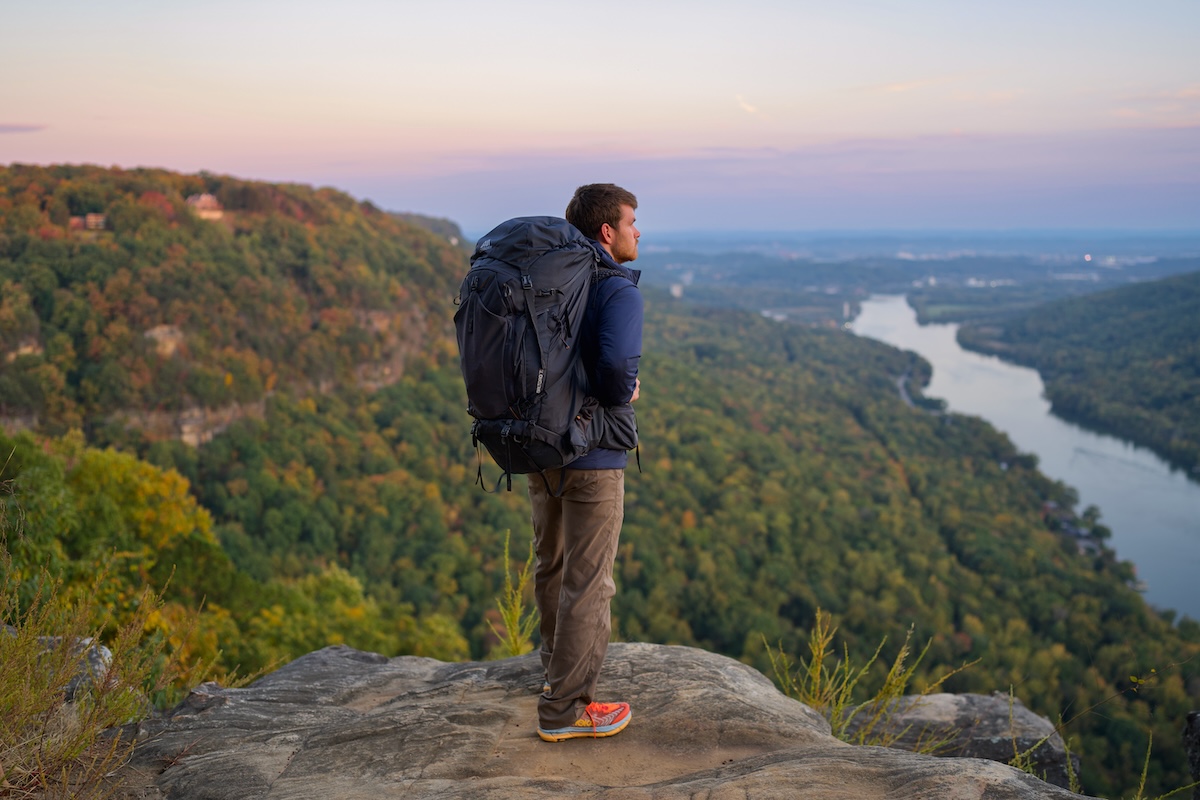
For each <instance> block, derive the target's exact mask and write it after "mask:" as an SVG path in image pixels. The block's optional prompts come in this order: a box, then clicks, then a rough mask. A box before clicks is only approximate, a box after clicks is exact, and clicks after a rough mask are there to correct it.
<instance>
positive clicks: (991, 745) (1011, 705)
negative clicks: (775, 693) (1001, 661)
mask: <svg viewBox="0 0 1200 800" xmlns="http://www.w3.org/2000/svg"><path fill="white" fill-rule="evenodd" d="M865 716H866V715H865V714H864V715H861V717H865ZM859 720H860V717H856V718H855V721H859ZM854 727H855V726H854V725H853V724H852V725H851V729H852V730H853V729H854ZM886 727H887V732H888V733H890V734H892V735H893V736H894V737H895V740H894V741H892V742H891V744H890V745H889V746H890V747H899V748H902V749H904V750H910V751H913V752H933V753H935V754H936V755H939V756H957V757H962V758H986V759H988V760H989V761H1000V762H1002V763H1009V762H1011V761H1013V759H1014V757H1016V756H1018V755H1020V756H1022V757H1023V758H1024V760H1025V762H1026V763H1027V764H1028V766H1029V769H1030V770H1031V771H1032V772H1033V774H1035V775H1037V776H1039V777H1041V778H1042V779H1043V780H1045V781H1048V782H1049V783H1053V784H1054V785H1056V786H1064V787H1066V786H1070V785H1071V776H1072V775H1074V776H1076V777H1078V776H1079V756H1078V755H1075V754H1073V753H1072V754H1069V755H1068V752H1067V749H1066V745H1065V743H1064V742H1063V738H1062V736H1061V735H1059V733H1058V731H1057V730H1056V729H1055V727H1054V725H1053V724H1051V722H1050V721H1049V720H1048V719H1046V718H1045V717H1040V716H1038V715H1037V714H1034V713H1033V712H1032V711H1030V710H1029V709H1028V708H1026V707H1025V704H1024V703H1022V702H1021V701H1020V700H1018V699H1016V698H1010V697H1009V696H1008V695H1006V694H1000V693H997V694H992V695H984V694H929V695H925V696H924V697H903V698H900V699H899V700H898V701H896V703H895V705H894V706H893V707H892V709H891V714H890V717H889V719H888V723H887V726H886ZM1068 757H1069V758H1070V767H1068V766H1067V764H1068Z"/></svg>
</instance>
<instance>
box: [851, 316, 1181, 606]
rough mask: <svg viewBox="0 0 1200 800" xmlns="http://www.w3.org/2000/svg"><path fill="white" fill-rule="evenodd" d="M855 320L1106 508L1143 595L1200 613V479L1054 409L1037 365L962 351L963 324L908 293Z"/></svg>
mask: <svg viewBox="0 0 1200 800" xmlns="http://www.w3.org/2000/svg"><path fill="white" fill-rule="evenodd" d="M851 329H852V330H853V331H854V332H855V333H857V334H858V335H860V336H867V337H870V338H872V339H878V340H880V341H882V342H886V343H888V344H890V345H893V346H895V347H899V348H901V349H904V350H912V351H914V352H916V353H919V354H920V355H921V356H922V357H924V358H925V359H926V360H927V361H929V363H930V364H932V365H933V378H932V380H931V381H930V384H929V387H928V388H927V389H926V391H925V394H926V395H928V396H930V397H940V398H942V399H943V400H945V401H946V403H947V405H948V406H949V408H950V410H951V411H956V412H959V413H963V414H973V415H975V416H978V417H982V418H983V419H986V420H987V421H988V422H990V423H992V425H994V426H995V427H996V428H997V429H999V430H1002V431H1004V432H1005V433H1007V434H1008V436H1009V438H1010V439H1012V441H1013V443H1014V444H1016V446H1017V447H1018V448H1019V449H1021V450H1022V451H1025V452H1029V453H1033V454H1035V455H1036V456H1037V457H1038V462H1039V467H1040V469H1041V470H1042V472H1043V473H1045V474H1046V475H1048V476H1050V477H1052V478H1055V479H1057V480H1061V481H1063V482H1064V483H1066V484H1068V485H1070V486H1073V487H1075V489H1076V490H1077V491H1078V492H1079V507H1078V508H1079V510H1080V511H1082V510H1083V509H1084V508H1086V507H1087V506H1089V505H1094V506H1096V507H1097V508H1099V509H1100V512H1101V520H1100V521H1101V523H1102V524H1104V525H1106V526H1107V527H1108V528H1110V529H1111V530H1112V539H1111V540H1109V546H1111V547H1112V548H1113V549H1114V550H1115V551H1116V552H1117V555H1118V557H1120V558H1122V559H1125V560H1128V561H1132V562H1133V563H1134V564H1135V565H1136V567H1137V574H1138V578H1139V579H1140V580H1141V581H1143V582H1144V583H1145V586H1146V591H1145V597H1146V600H1147V601H1149V602H1150V603H1151V604H1153V605H1155V606H1157V607H1159V608H1173V609H1175V610H1177V611H1179V612H1180V613H1181V614H1186V615H1188V616H1190V617H1192V618H1194V619H1200V588H1198V584H1200V483H1196V482H1193V481H1189V480H1188V479H1187V478H1186V477H1185V476H1184V474H1183V473H1181V472H1179V471H1173V470H1172V469H1171V468H1170V467H1169V466H1168V465H1167V464H1166V462H1164V461H1163V460H1162V459H1160V458H1158V457H1157V456H1156V455H1154V454H1153V453H1151V452H1150V451H1149V450H1146V449H1144V448H1140V447H1135V446H1134V445H1131V444H1128V443H1126V442H1124V441H1122V440H1120V439H1116V438H1113V437H1111V436H1103V435H1099V434H1096V433H1092V432H1090V431H1086V430H1084V429H1082V428H1079V427H1077V426H1075V425H1072V424H1071V423H1069V422H1065V421H1063V420H1061V419H1059V418H1058V417H1056V416H1054V415H1053V414H1051V413H1050V403H1049V401H1048V400H1046V399H1045V398H1044V397H1043V396H1042V392H1043V385H1042V379H1041V377H1039V375H1038V373H1037V371H1036V370H1032V369H1028V368H1026V367H1018V366H1014V365H1012V364H1006V363H1005V362H1003V361H1001V360H1000V359H998V358H995V357H993V356H984V355H980V354H978V353H972V352H970V351H967V350H963V349H962V348H961V347H959V345H958V342H957V341H956V340H955V334H956V333H957V331H958V326H957V325H924V326H922V325H918V324H917V316H916V312H915V311H913V309H912V308H911V307H909V305H908V303H907V302H905V299H904V297H902V296H874V297H872V298H870V299H869V300H868V301H866V302H865V303H863V304H862V313H861V314H859V316H858V318H857V319H855V321H854V322H853V323H852V325H851Z"/></svg>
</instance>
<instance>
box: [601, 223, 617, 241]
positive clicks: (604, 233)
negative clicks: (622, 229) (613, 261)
mask: <svg viewBox="0 0 1200 800" xmlns="http://www.w3.org/2000/svg"><path fill="white" fill-rule="evenodd" d="M616 238H617V237H616V231H614V230H613V226H612V225H609V224H608V223H607V222H601V223H600V235H599V236H598V237H597V240H598V241H599V242H600V243H601V244H612V243H613V242H614V241H616Z"/></svg>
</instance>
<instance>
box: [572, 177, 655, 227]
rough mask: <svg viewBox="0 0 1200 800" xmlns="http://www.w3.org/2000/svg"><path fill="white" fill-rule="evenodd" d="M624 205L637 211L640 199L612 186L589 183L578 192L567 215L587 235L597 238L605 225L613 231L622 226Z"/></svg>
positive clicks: (577, 190)
mask: <svg viewBox="0 0 1200 800" xmlns="http://www.w3.org/2000/svg"><path fill="white" fill-rule="evenodd" d="M621 206H629V207H630V208H637V198H636V197H634V196H633V193H632V192H627V191H625V190H624V189H622V188H621V187H620V186H617V185H615V184H612V183H589V184H588V185H587V186H580V187H579V188H578V189H576V190H575V196H574V197H572V198H571V202H569V203H567V212H566V214H565V216H566V218H567V222H569V223H571V224H572V225H574V226H575V227H576V228H579V230H580V231H581V232H582V233H583V235H584V236H587V237H588V238H590V239H595V238H596V237H598V236H599V235H600V227H601V226H602V225H604V223H606V222H607V223H608V224H609V225H611V226H612V227H614V228H616V227H617V225H618V224H620V222H621Z"/></svg>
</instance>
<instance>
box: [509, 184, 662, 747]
mask: <svg viewBox="0 0 1200 800" xmlns="http://www.w3.org/2000/svg"><path fill="white" fill-rule="evenodd" d="M636 209H637V198H635V197H634V196H633V195H632V194H631V193H630V192H627V191H626V190H624V189H622V188H620V187H619V186H614V185H613V184H611V183H599V184H590V185H587V186H580V187H579V188H578V189H576V190H575V196H574V197H572V198H571V202H570V203H569V204H568V205H567V211H566V218H567V221H568V222H570V223H571V224H572V225H574V226H575V227H576V228H578V229H579V230H580V231H581V232H582V233H583V234H584V235H585V236H587V237H588V238H589V239H591V240H592V243H593V244H594V246H595V248H596V252H597V255H598V256H599V264H598V268H597V272H596V274H594V275H593V277H592V289H591V294H590V297H589V300H588V306H587V310H586V311H585V312H584V317H583V328H582V333H581V337H580V343H581V345H580V346H581V352H580V358H581V359H582V361H583V364H584V367H585V369H586V370H587V375H588V382H589V388H590V389H591V394H592V396H594V397H595V398H596V399H597V400H599V402H600V405H601V406H602V407H603V409H604V415H605V418H606V419H607V420H608V424H609V428H610V429H611V430H612V431H614V434H613V435H612V436H609V437H607V438H606V439H602V440H601V445H600V447H598V448H596V449H595V450H592V451H591V452H590V453H588V454H586V455H584V456H583V457H581V458H579V459H577V460H575V461H573V462H571V464H570V465H568V466H567V467H566V468H564V469H562V470H551V471H549V472H547V473H546V476H545V477H546V480H530V481H529V500H530V504H531V505H532V507H533V531H534V541H535V542H536V548H537V571H536V576H535V581H534V583H535V590H534V591H535V595H536V597H537V607H538V611H539V612H540V613H541V635H542V647H541V657H542V666H543V668H544V669H545V672H546V685H545V687H543V688H544V691H543V692H542V696H541V698H540V699H539V701H538V736H540V737H541V738H542V739H544V740H546V741H548V742H560V741H563V740H565V739H574V738H578V737H591V736H597V737H598V736H613V735H615V734H617V733H620V732H621V731H622V730H624V728H625V726H626V725H628V724H629V720H630V716H631V715H630V710H629V704H628V703H599V702H596V701H595V700H594V699H593V696H594V694H595V690H596V681H597V678H598V677H599V674H600V666H601V665H602V664H603V663H604V655H605V653H606V652H607V650H608V639H609V634H610V633H611V630H612V621H611V618H610V614H609V605H610V602H611V601H612V598H613V595H614V594H616V585H615V584H614V583H613V577H612V575H613V562H614V560H615V559H616V555H617V540H618V538H619V536H620V533H621V521H622V520H623V519H624V516H625V465H626V463H627V461H628V458H629V455H628V452H627V451H628V450H629V449H632V448H633V447H635V446H636V444H637V433H636V432H637V426H636V423H635V421H634V417H633V407H632V406H631V405H630V404H631V403H632V402H633V401H634V400H637V399H638V394H639V389H640V385H641V384H640V381H639V380H638V360H639V359H640V358H641V354H642V313H643V307H642V295H641V292H640V291H639V290H638V288H637V281H638V277H639V276H640V273H639V272H637V271H635V270H631V269H628V268H627V267H625V266H624V264H626V263H628V262H630V261H633V260H634V259H636V258H637V254H638V252H637V251H638V237H640V236H641V233H639V232H638V229H637V228H636V227H634V222H635V218H634V211H635V210H636ZM622 431H624V432H625V434H624V435H622V434H621V433H620V432H622ZM551 487H556V488H555V489H554V490H553V491H552V490H551Z"/></svg>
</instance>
